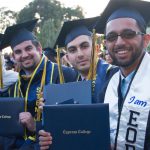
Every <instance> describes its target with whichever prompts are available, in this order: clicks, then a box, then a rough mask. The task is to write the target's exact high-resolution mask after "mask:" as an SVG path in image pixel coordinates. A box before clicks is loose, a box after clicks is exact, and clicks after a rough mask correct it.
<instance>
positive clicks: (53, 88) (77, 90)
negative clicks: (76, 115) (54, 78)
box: [43, 81, 92, 105]
mask: <svg viewBox="0 0 150 150" xmlns="http://www.w3.org/2000/svg"><path fill="white" fill-rule="evenodd" d="M91 93H92V92H91V81H79V82H69V83H64V84H48V85H46V86H44V90H43V95H44V99H45V104H46V105H55V104H91V99H92V98H91V97H92V95H91Z"/></svg>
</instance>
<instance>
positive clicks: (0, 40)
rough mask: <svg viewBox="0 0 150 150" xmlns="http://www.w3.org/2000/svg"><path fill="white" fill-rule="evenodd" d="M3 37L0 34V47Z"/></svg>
mask: <svg viewBox="0 0 150 150" xmlns="http://www.w3.org/2000/svg"><path fill="white" fill-rule="evenodd" d="M3 36H4V35H3V34H1V33H0V45H1V42H2V38H3Z"/></svg>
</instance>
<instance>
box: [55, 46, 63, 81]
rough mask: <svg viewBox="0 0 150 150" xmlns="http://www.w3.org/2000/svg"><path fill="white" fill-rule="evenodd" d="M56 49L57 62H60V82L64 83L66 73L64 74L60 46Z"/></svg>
mask: <svg viewBox="0 0 150 150" xmlns="http://www.w3.org/2000/svg"><path fill="white" fill-rule="evenodd" d="M56 51H57V64H58V71H59V78H60V84H63V83H64V75H63V71H62V66H61V61H60V49H59V48H58V46H57V48H56Z"/></svg>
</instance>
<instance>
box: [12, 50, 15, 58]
mask: <svg viewBox="0 0 150 150" xmlns="http://www.w3.org/2000/svg"><path fill="white" fill-rule="evenodd" d="M12 57H13V59H14V60H15V55H14V52H13V53H12Z"/></svg>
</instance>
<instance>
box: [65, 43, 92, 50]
mask: <svg viewBox="0 0 150 150" xmlns="http://www.w3.org/2000/svg"><path fill="white" fill-rule="evenodd" d="M85 43H88V44H89V42H88V41H83V42H81V43H80V44H79V46H81V45H83V44H85ZM76 47H77V46H74V45H71V46H69V47H67V49H70V48H76Z"/></svg>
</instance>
